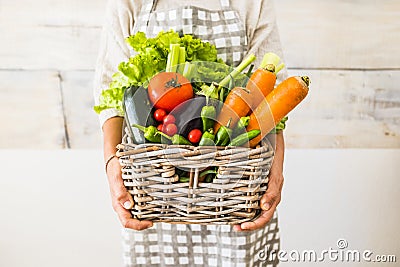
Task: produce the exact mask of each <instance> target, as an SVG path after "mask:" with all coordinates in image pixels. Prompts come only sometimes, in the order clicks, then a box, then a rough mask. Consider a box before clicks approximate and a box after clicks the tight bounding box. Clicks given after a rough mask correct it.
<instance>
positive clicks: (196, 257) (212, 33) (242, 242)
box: [122, 0, 280, 267]
mask: <svg viewBox="0 0 400 267" xmlns="http://www.w3.org/2000/svg"><path fill="white" fill-rule="evenodd" d="M220 4H221V10H219V11H211V10H207V9H203V8H198V7H195V6H190V5H188V6H184V7H179V8H175V9H170V10H167V11H157V12H154V9H155V7H156V5H157V1H156V0H153V1H146V3H145V4H144V5H143V7H142V10H141V12H140V16H139V19H138V21H137V22H136V23H135V25H134V32H137V31H142V32H144V33H146V35H147V36H148V37H154V36H156V35H157V34H158V33H159V32H160V31H161V30H164V31H168V30H169V29H173V30H175V31H182V33H183V34H193V35H194V36H195V37H198V38H201V39H202V40H204V41H209V42H210V43H212V44H215V46H216V47H217V50H218V56H219V57H220V58H222V59H223V60H224V61H225V62H227V64H232V65H233V66H236V65H238V64H239V63H240V62H241V60H242V59H243V56H244V54H245V53H246V50H247V38H246V33H245V28H244V25H243V23H242V22H241V20H240V17H239V15H238V13H237V12H236V11H235V10H233V9H232V8H231V7H230V2H229V0H220ZM122 234H123V253H124V254H123V259H124V266H126V267H131V266H173V265H175V266H190V267H191V266H237V267H239V266H243V267H244V266H246V267H247V266H249V267H252V266H277V264H278V262H277V259H275V260H274V261H269V260H268V257H262V258H260V257H259V255H260V251H261V252H263V251H265V250H266V249H269V251H270V250H272V249H274V250H275V251H277V250H279V245H280V239H279V227H278V218H277V213H276V212H275V214H274V217H273V219H271V221H270V222H269V223H268V225H267V226H266V227H265V228H262V229H259V230H256V231H250V232H235V231H233V229H232V226H229V225H195V224H192V225H186V224H167V223H155V224H154V226H153V227H152V228H150V229H147V230H144V231H134V230H130V229H123V230H122ZM266 258H267V259H266Z"/></svg>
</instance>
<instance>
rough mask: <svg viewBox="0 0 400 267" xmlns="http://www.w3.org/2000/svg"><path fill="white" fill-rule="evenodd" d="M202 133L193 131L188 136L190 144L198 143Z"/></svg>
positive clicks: (197, 130) (196, 130)
mask: <svg viewBox="0 0 400 267" xmlns="http://www.w3.org/2000/svg"><path fill="white" fill-rule="evenodd" d="M202 135H203V133H202V132H201V131H200V130H199V129H193V130H191V131H190V132H189V134H188V139H189V141H190V142H192V143H198V142H199V141H200V139H201V136H202Z"/></svg>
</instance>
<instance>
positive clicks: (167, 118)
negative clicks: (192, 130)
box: [163, 114, 175, 125]
mask: <svg viewBox="0 0 400 267" xmlns="http://www.w3.org/2000/svg"><path fill="white" fill-rule="evenodd" d="M163 122H164V125H168V124H173V123H175V117H174V115H171V114H168V115H167V116H165V117H164V120H163Z"/></svg>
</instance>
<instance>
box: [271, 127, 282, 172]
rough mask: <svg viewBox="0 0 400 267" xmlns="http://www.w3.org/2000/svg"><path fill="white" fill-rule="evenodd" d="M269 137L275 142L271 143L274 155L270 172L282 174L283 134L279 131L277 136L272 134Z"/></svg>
mask: <svg viewBox="0 0 400 267" xmlns="http://www.w3.org/2000/svg"><path fill="white" fill-rule="evenodd" d="M271 137H274V138H275V140H273V141H272V143H275V155H274V161H273V163H272V166H271V172H275V173H282V172H283V160H284V157H285V140H284V138H283V132H282V131H279V132H278V133H277V134H274V135H272V136H271Z"/></svg>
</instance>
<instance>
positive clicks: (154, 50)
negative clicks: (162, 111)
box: [94, 30, 225, 113]
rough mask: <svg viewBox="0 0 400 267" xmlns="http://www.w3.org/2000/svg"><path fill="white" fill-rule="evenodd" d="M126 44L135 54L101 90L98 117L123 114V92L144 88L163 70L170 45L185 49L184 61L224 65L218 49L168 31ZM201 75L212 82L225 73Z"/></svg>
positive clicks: (137, 37)
mask: <svg viewBox="0 0 400 267" xmlns="http://www.w3.org/2000/svg"><path fill="white" fill-rule="evenodd" d="M126 42H127V43H128V44H129V45H130V46H131V47H132V48H133V50H134V51H136V54H135V55H134V56H132V57H130V58H129V60H128V61H126V62H121V63H120V64H119V66H118V72H116V73H114V74H113V76H112V81H111V83H110V85H109V89H107V90H104V91H103V92H102V94H101V96H100V99H99V105H98V106H95V107H94V110H95V111H96V112H97V113H100V112H101V111H102V110H105V109H107V108H116V109H118V110H119V111H121V112H122V113H123V109H122V99H123V95H124V91H125V89H124V88H128V87H130V86H132V85H133V86H142V85H143V86H144V87H146V86H147V83H148V81H149V80H150V79H151V78H152V77H153V76H154V75H155V74H157V73H158V72H160V71H163V70H165V67H166V64H167V58H168V53H169V52H170V45H171V44H180V46H182V47H185V48H186V49H185V51H186V57H185V58H186V61H211V62H219V63H223V61H222V60H221V59H218V58H217V49H216V48H215V46H214V45H211V44H210V43H208V42H207V43H206V42H203V41H201V40H200V39H198V38H194V37H193V36H192V35H183V36H182V37H181V36H180V35H179V33H177V32H175V31H173V30H170V31H166V32H164V31H161V32H160V33H159V34H158V35H157V36H156V37H154V38H147V37H146V35H145V33H143V32H138V33H136V34H135V35H132V36H129V37H128V38H126ZM204 72H205V73H204V75H206V74H207V75H212V77H210V78H212V79H213V80H214V81H218V80H219V78H220V77H222V76H223V73H224V72H225V70H217V71H214V72H213V71H211V70H205V71H204Z"/></svg>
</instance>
